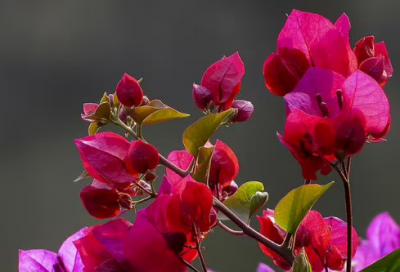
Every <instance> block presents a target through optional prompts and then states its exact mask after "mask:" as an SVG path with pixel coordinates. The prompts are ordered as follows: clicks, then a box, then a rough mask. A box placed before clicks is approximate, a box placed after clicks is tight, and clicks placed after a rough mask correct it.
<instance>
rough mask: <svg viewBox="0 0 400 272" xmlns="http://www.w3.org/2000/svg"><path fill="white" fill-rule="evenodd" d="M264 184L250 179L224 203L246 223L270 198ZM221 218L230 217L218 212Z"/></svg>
mask: <svg viewBox="0 0 400 272" xmlns="http://www.w3.org/2000/svg"><path fill="white" fill-rule="evenodd" d="M263 191H264V185H263V184H262V183H261V182H258V181H249V182H246V183H245V184H243V185H242V186H240V187H239V189H238V190H237V192H236V193H235V194H234V195H232V196H231V197H230V198H228V199H227V200H225V202H224V204H225V205H226V206H227V207H228V208H229V209H230V210H232V211H233V212H234V213H235V214H236V215H237V216H239V217H240V219H242V220H243V221H245V222H246V223H249V222H250V218H251V216H252V215H253V214H254V213H256V212H257V210H258V209H260V208H261V207H262V206H263V205H264V204H265V203H266V202H267V200H268V193H266V192H263ZM218 219H219V220H227V219H228V218H227V217H226V216H225V215H223V214H222V213H219V214H218Z"/></svg>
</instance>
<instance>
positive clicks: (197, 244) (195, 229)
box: [193, 224, 207, 272]
mask: <svg viewBox="0 0 400 272" xmlns="http://www.w3.org/2000/svg"><path fill="white" fill-rule="evenodd" d="M193 229H194V233H195V238H196V239H195V240H196V250H197V252H198V254H199V258H200V263H201V267H202V268H203V271H204V272H207V266H206V261H205V260H204V256H203V253H202V252H201V248H200V242H199V239H200V238H199V236H198V234H197V228H196V226H195V225H194V224H193Z"/></svg>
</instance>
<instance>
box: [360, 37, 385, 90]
mask: <svg viewBox="0 0 400 272" xmlns="http://www.w3.org/2000/svg"><path fill="white" fill-rule="evenodd" d="M354 53H355V55H356V57H357V60H358V63H359V69H360V70H361V71H363V72H364V73H366V74H368V75H369V76H371V77H372V78H373V79H375V80H376V81H377V82H378V83H379V84H380V85H381V86H385V85H386V83H387V81H388V80H389V78H390V77H392V75H393V67H392V64H391V62H390V59H389V54H388V52H387V49H386V45H385V43H384V42H380V43H375V37H374V36H368V37H365V38H362V39H361V40H360V41H358V42H357V43H356V47H355V48H354Z"/></svg>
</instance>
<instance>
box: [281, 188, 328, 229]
mask: <svg viewBox="0 0 400 272" xmlns="http://www.w3.org/2000/svg"><path fill="white" fill-rule="evenodd" d="M333 183H334V182H333V181H332V182H331V183H328V184H327V185H324V186H321V185H318V184H307V185H303V186H300V187H298V188H296V189H294V190H292V191H290V192H289V193H288V194H287V195H286V196H285V197H284V198H282V199H281V200H280V201H279V203H278V205H276V208H275V220H276V223H277V224H278V225H279V226H280V227H281V228H282V229H284V230H285V231H287V232H289V233H290V234H293V235H294V234H295V233H296V230H297V227H298V226H299V225H300V223H301V221H302V220H303V219H304V217H305V216H306V215H307V213H308V211H309V210H310V209H311V208H312V206H314V204H315V202H317V200H318V199H319V198H320V197H321V196H322V195H323V194H324V193H325V192H326V191H327V190H328V189H329V188H331V186H332V185H333Z"/></svg>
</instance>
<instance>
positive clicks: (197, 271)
mask: <svg viewBox="0 0 400 272" xmlns="http://www.w3.org/2000/svg"><path fill="white" fill-rule="evenodd" d="M179 259H180V260H181V262H182V263H184V264H185V265H186V266H187V267H189V268H190V269H192V271H194V272H200V271H199V270H197V268H196V267H194V266H193V265H191V264H190V263H188V262H187V261H185V260H184V259H182V258H179Z"/></svg>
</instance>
